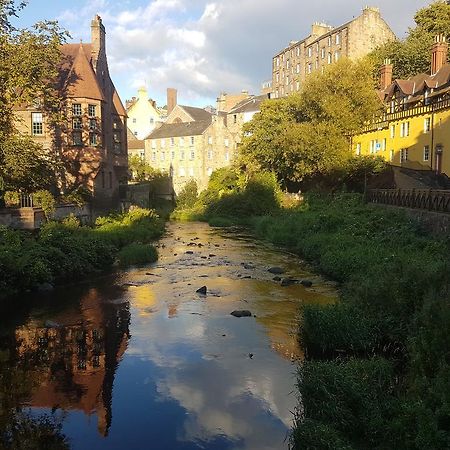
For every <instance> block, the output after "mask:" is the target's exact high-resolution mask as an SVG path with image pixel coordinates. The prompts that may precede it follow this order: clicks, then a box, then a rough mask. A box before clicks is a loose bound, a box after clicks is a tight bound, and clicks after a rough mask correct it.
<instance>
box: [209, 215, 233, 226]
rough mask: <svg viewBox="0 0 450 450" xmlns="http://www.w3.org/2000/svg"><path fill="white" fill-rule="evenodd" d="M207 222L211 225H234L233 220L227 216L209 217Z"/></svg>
mask: <svg viewBox="0 0 450 450" xmlns="http://www.w3.org/2000/svg"><path fill="white" fill-rule="evenodd" d="M208 224H209V226H211V227H222V228H226V227H232V226H233V225H234V221H233V220H232V219H229V218H228V217H211V218H210V219H209V220H208Z"/></svg>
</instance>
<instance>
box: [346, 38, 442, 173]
mask: <svg viewBox="0 0 450 450" xmlns="http://www.w3.org/2000/svg"><path fill="white" fill-rule="evenodd" d="M447 52H448V45H447V42H446V39H445V37H444V36H438V37H437V38H436V42H435V44H434V45H433V48H432V58H431V61H432V63H431V70H430V72H429V73H419V74H417V75H415V76H414V77H412V78H410V79H408V80H398V79H397V80H392V72H393V67H392V65H391V64H390V62H389V61H386V64H385V65H384V66H383V67H382V68H381V85H380V88H381V89H380V91H379V95H380V99H381V100H382V101H383V103H384V114H383V115H382V116H380V117H379V118H378V119H377V120H375V121H373V122H372V123H370V124H368V125H367V127H366V129H365V130H364V131H363V132H362V133H360V134H357V135H355V136H353V138H352V146H353V151H354V152H355V153H356V154H357V155H377V156H382V157H383V158H384V159H386V160H387V161H389V162H390V163H391V164H392V165H394V166H399V167H404V168H407V169H413V170H421V171H433V172H435V173H438V174H444V175H446V176H448V177H449V176H450V144H449V142H450V64H448V63H447Z"/></svg>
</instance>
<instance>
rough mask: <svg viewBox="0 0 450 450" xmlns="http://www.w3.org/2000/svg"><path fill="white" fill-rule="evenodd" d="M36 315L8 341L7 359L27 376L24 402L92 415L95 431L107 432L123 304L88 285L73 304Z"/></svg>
mask: <svg viewBox="0 0 450 450" xmlns="http://www.w3.org/2000/svg"><path fill="white" fill-rule="evenodd" d="M40 315H41V316H44V317H39V316H37V317H36V316H31V317H30V319H29V321H28V322H27V323H25V324H24V325H22V326H20V327H18V328H17V329H16V330H15V332H14V335H13V338H12V339H11V337H10V342H9V349H8V350H9V355H10V361H9V363H10V364H13V365H14V366H15V369H16V370H20V371H24V372H26V373H27V374H28V376H29V377H30V378H31V379H32V380H33V383H32V386H31V388H30V391H29V393H28V395H27V399H26V404H27V405H29V406H30V407H32V408H50V409H52V410H56V409H62V410H65V411H70V410H79V411H83V412H84V413H85V414H86V415H92V414H96V415H97V428H98V432H99V433H100V434H101V435H102V436H107V434H108V430H109V428H110V426H111V421H112V408H111V405H112V389H113V383H114V377H115V372H116V368H117V365H118V363H119V361H120V359H121V358H122V356H123V354H124V353H125V350H126V348H127V343H128V340H129V337H130V335H129V323H130V313H129V305H128V304H127V303H105V302H103V301H102V299H101V296H100V295H99V291H98V290H97V289H95V288H93V289H90V290H89V291H88V292H87V293H86V294H85V295H84V296H83V297H82V298H81V300H80V302H79V305H77V307H76V308H70V309H67V310H64V311H62V312H52V311H51V310H50V311H45V313H44V314H42V313H41V314H40Z"/></svg>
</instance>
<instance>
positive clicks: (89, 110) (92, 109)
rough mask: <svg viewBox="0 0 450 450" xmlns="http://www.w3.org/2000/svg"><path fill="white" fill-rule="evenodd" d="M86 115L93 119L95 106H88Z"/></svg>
mask: <svg viewBox="0 0 450 450" xmlns="http://www.w3.org/2000/svg"><path fill="white" fill-rule="evenodd" d="M88 115H89V117H95V116H96V114H95V105H88Z"/></svg>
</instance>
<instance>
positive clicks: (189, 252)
mask: <svg viewBox="0 0 450 450" xmlns="http://www.w3.org/2000/svg"><path fill="white" fill-rule="evenodd" d="M193 254H194V252H193V251H192V250H188V251H187V252H186V255H193Z"/></svg>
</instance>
